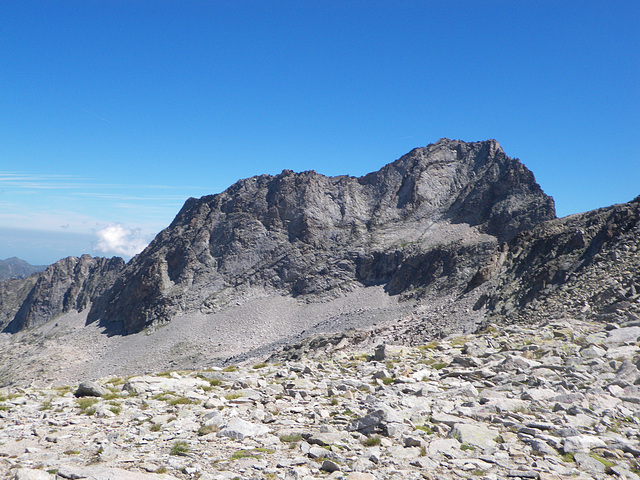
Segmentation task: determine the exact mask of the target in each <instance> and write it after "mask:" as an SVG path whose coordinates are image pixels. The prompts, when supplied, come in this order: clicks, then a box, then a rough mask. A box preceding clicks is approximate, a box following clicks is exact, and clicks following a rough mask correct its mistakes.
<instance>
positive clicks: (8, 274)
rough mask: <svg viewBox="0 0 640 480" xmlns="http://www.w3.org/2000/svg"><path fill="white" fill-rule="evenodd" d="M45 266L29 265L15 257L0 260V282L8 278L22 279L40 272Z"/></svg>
mask: <svg viewBox="0 0 640 480" xmlns="http://www.w3.org/2000/svg"><path fill="white" fill-rule="evenodd" d="M45 268H47V266H46V265H31V264H30V263H27V262H25V261H24V260H21V259H19V258H17V257H11V258H7V259H5V260H0V281H2V280H7V279H8V278H24V277H28V276H29V275H31V274H32V273H36V272H42V271H43V270H44V269H45Z"/></svg>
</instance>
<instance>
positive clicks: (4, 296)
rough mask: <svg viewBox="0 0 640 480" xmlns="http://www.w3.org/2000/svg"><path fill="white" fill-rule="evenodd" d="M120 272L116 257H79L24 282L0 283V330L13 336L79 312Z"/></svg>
mask: <svg viewBox="0 0 640 480" xmlns="http://www.w3.org/2000/svg"><path fill="white" fill-rule="evenodd" d="M123 268H124V261H123V260H122V259H121V258H119V257H114V258H111V259H106V258H99V257H94V258H92V257H90V256H89V255H83V256H82V257H80V258H77V257H68V258H65V259H62V260H60V261H58V262H56V263H54V264H53V265H51V266H49V267H48V268H47V269H46V270H45V271H44V272H42V273H36V274H33V275H31V276H30V277H28V278H26V279H21V280H9V281H8V282H3V283H0V311H2V313H3V314H4V315H3V316H4V318H1V317H0V327H4V328H3V330H2V331H4V332H8V333H15V332H18V331H20V330H22V329H23V328H30V327H35V326H38V325H42V324H44V323H46V322H48V321H49V320H52V319H53V318H55V317H57V316H58V315H60V314H63V313H65V312H69V311H70V310H72V309H73V310H77V311H82V310H84V309H85V308H87V307H88V306H89V305H90V304H91V302H92V301H94V300H95V298H96V297H98V296H99V295H100V294H101V293H103V292H104V291H105V290H106V289H107V288H108V287H109V286H111V284H112V283H113V281H114V279H115V277H116V275H117V274H118V273H119V272H120V271H121V270H122V269H123Z"/></svg>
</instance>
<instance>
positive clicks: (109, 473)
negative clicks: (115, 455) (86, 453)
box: [58, 467, 178, 480]
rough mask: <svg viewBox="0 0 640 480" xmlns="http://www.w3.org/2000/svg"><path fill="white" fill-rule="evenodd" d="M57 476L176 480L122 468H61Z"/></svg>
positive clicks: (97, 479) (95, 479)
mask: <svg viewBox="0 0 640 480" xmlns="http://www.w3.org/2000/svg"><path fill="white" fill-rule="evenodd" d="M58 476H59V477H62V478H67V479H70V480H79V479H82V480H178V479H177V478H176V477H174V476H172V475H166V474H160V475H159V474H155V473H141V472H130V471H128V470H124V469H122V468H105V467H61V468H60V469H59V470H58Z"/></svg>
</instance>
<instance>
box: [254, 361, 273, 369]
mask: <svg viewBox="0 0 640 480" xmlns="http://www.w3.org/2000/svg"><path fill="white" fill-rule="evenodd" d="M268 365H269V364H268V363H266V362H260V363H256V364H255V365H254V366H253V367H251V368H253V369H254V370H260V369H261V368H264V367H266V366H268Z"/></svg>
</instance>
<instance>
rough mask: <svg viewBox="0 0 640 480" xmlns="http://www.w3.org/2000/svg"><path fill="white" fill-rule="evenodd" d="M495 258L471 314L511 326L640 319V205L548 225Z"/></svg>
mask: <svg viewBox="0 0 640 480" xmlns="http://www.w3.org/2000/svg"><path fill="white" fill-rule="evenodd" d="M502 250H503V251H502V252H501V256H502V262H501V264H500V265H499V266H496V267H498V268H495V269H494V270H495V271H494V272H492V275H493V276H495V279H494V280H493V281H492V282H490V284H491V286H490V288H488V290H487V293H486V294H485V295H484V296H482V297H481V299H480V302H479V304H478V305H477V307H476V308H481V307H483V306H486V307H487V308H488V311H489V313H490V314H491V315H492V316H495V317H502V318H508V319H509V320H510V321H523V320H526V321H532V320H537V319H541V318H545V317H546V318H553V317H561V316H570V317H573V318H585V319H593V318H595V319H601V320H605V321H626V320H636V319H638V318H639V317H640V197H638V198H636V199H635V200H633V201H631V202H629V203H624V204H620V205H613V206H611V207H607V208H602V209H598V210H594V211H591V212H586V213H582V214H578V215H571V216H569V217H566V218H562V219H558V220H554V221H551V222H546V223H544V224H542V225H539V226H538V227H536V228H535V229H533V230H530V231H527V232H523V233H521V234H519V235H517V236H516V237H515V238H514V239H513V240H512V241H511V242H509V244H508V245H505V246H504V247H503V249H502Z"/></svg>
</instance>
